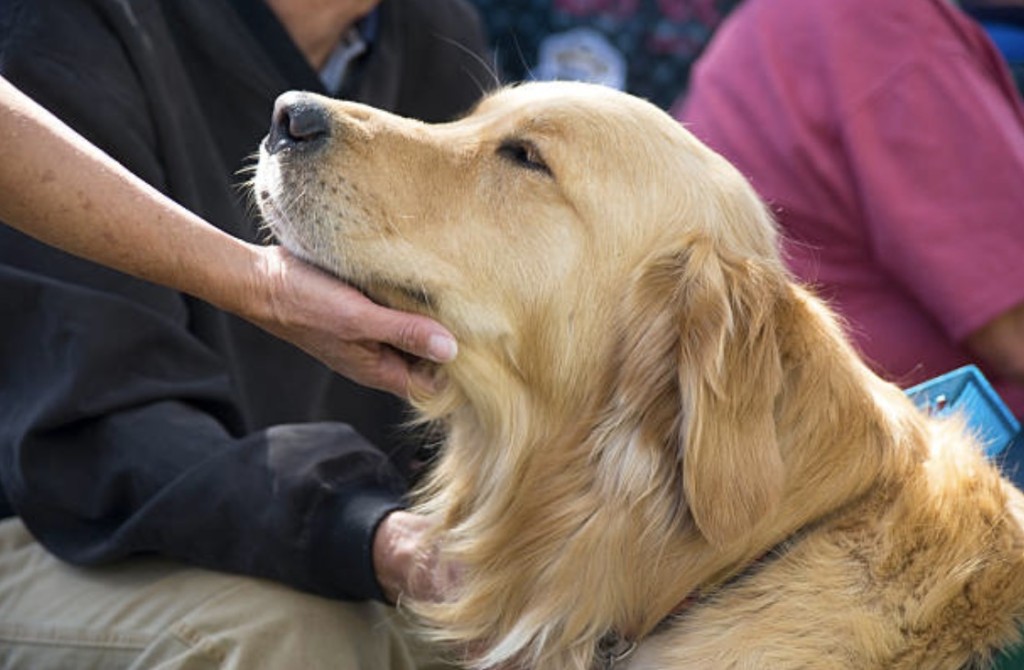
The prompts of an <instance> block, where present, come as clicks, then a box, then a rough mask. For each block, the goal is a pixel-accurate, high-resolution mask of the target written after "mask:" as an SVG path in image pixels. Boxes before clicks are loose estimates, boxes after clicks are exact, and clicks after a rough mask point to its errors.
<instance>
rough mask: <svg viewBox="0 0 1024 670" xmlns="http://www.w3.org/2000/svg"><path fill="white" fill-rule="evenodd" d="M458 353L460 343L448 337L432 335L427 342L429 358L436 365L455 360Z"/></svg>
mask: <svg viewBox="0 0 1024 670" xmlns="http://www.w3.org/2000/svg"><path fill="white" fill-rule="evenodd" d="M458 353H459V345H458V343H457V342H456V341H455V340H454V339H453V338H451V337H448V336H447V335H431V336H430V339H429V340H427V357H428V358H430V360H432V361H434V362H435V363H447V362H449V361H451V360H454V359H455V356H456V355H457V354H458Z"/></svg>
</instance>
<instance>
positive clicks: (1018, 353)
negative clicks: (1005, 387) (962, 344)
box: [967, 304, 1024, 384]
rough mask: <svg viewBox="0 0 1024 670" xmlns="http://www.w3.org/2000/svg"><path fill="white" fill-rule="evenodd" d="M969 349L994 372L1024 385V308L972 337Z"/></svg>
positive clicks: (1009, 313)
mask: <svg viewBox="0 0 1024 670" xmlns="http://www.w3.org/2000/svg"><path fill="white" fill-rule="evenodd" d="M967 346H968V348H969V349H971V351H972V352H974V353H975V354H976V355H977V356H978V357H979V358H981V360H983V361H984V362H986V363H987V364H989V365H990V366H991V367H992V369H993V370H995V371H997V372H998V373H999V374H1001V375H1002V376H1004V377H1006V378H1008V379H1013V380H1016V381H1017V382H1018V383H1022V384H1024V304H1021V305H1018V306H1017V307H1015V308H1013V309H1011V310H1008V311H1006V312H1004V313H1003V314H1001V315H1000V316H998V317H996V318H995V319H993V320H992V321H989V322H988V323H987V324H986V325H984V326H982V327H981V328H980V329H978V330H977V331H975V332H974V333H972V334H971V335H970V336H969V337H968V338H967Z"/></svg>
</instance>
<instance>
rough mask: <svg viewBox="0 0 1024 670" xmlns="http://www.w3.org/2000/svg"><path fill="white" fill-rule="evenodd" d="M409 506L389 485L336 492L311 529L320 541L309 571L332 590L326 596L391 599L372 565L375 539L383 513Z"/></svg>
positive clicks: (383, 600) (354, 598)
mask: <svg viewBox="0 0 1024 670" xmlns="http://www.w3.org/2000/svg"><path fill="white" fill-rule="evenodd" d="M405 506H406V504H405V501H404V500H403V498H402V496H401V494H399V493H397V492H396V491H394V490H391V489H388V488H385V487H379V488H373V487H365V486H364V487H360V488H357V489H352V490H346V491H343V492H338V495H336V496H335V497H334V499H333V501H332V505H331V508H330V509H329V510H324V511H323V513H321V514H320V515H319V517H318V518H317V519H316V520H314V521H313V523H311V524H310V528H309V529H310V531H311V532H312V534H313V536H314V537H315V538H316V540H314V544H316V545H319V546H317V547H316V548H315V550H314V551H313V552H312V555H311V560H312V561H313V565H311V566H310V567H311V573H312V574H313V575H315V576H316V577H318V580H317V581H318V583H320V584H321V585H322V586H323V587H325V588H327V589H328V592H326V593H325V595H328V596H332V597H336V598H343V599H346V600H379V601H380V602H383V603H387V599H386V598H385V597H384V592H383V591H382V589H381V587H380V583H379V582H378V581H377V574H376V572H375V570H374V568H373V538H374V536H375V535H376V532H377V527H378V526H379V525H380V523H381V521H383V520H384V517H386V516H387V515H388V514H390V513H391V512H393V511H395V510H398V509H403V508H404V507H405Z"/></svg>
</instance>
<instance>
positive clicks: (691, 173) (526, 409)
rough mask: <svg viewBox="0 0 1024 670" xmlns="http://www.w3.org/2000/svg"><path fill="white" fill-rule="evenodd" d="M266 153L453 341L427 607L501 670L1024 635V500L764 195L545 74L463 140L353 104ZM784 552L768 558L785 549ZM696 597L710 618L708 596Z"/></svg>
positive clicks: (484, 109)
mask: <svg viewBox="0 0 1024 670" xmlns="http://www.w3.org/2000/svg"><path fill="white" fill-rule="evenodd" d="M304 104H316V105H321V104H322V105H325V106H327V108H328V109H329V110H330V115H331V134H330V137H329V140H328V141H327V142H326V143H325V145H324V146H322V147H320V148H317V149H315V150H295V151H285V152H281V153H280V154H278V155H274V156H268V155H264V156H263V158H262V160H261V165H260V168H259V172H258V175H257V179H256V186H257V192H258V194H259V199H260V201H261V206H262V207H263V210H264V212H265V214H266V216H267V218H268V220H270V222H271V224H272V225H273V226H274V228H275V231H276V233H277V234H278V236H279V237H280V238H281V239H282V240H283V241H284V242H285V243H286V244H288V245H289V246H290V247H291V248H292V249H293V250H295V251H297V252H298V253H300V254H302V255H304V256H306V257H307V258H310V259H311V260H313V261H314V262H316V263H318V264H320V265H323V266H325V267H327V268H330V269H331V270H333V271H334V272H336V273H337V274H339V275H341V276H342V277H345V278H347V279H349V280H350V281H352V282H353V283H355V284H356V285H358V286H361V287H362V288H364V289H365V290H366V291H368V292H369V293H370V294H371V295H372V296H374V297H376V298H377V299H379V300H381V301H384V302H387V303H389V304H392V305H395V306H398V307H401V308H405V309H410V310H415V311H420V312H424V313H427V314H430V315H431V316H434V317H436V318H437V319H439V320H440V321H441V322H443V323H444V324H446V325H447V326H448V327H449V328H450V329H451V330H452V331H453V332H454V333H455V334H456V335H457V337H458V339H459V341H460V355H459V357H458V359H457V360H456V361H454V362H453V363H451V364H450V365H447V366H445V368H444V369H443V370H442V371H441V374H442V375H443V380H444V383H443V384H442V386H441V389H440V390H439V391H437V392H436V393H434V394H427V395H425V396H424V397H423V398H421V399H420V400H419V403H418V404H419V407H420V409H421V411H422V413H423V415H424V416H425V417H426V418H427V419H429V420H432V421H436V422H439V423H440V424H441V425H443V426H444V427H445V429H446V430H447V439H446V442H445V445H444V448H443V452H442V456H441V457H440V459H439V462H438V463H437V465H436V467H435V469H434V470H433V473H432V476H431V478H430V481H429V482H428V483H427V485H426V486H425V488H424V490H423V491H421V495H420V510H421V511H423V512H424V513H426V514H430V515H433V516H434V517H436V518H437V519H438V520H439V531H438V532H439V539H440V542H441V546H442V548H443V555H444V557H445V559H446V560H449V561H453V562H455V563H456V564H458V565H460V566H461V569H462V575H463V578H462V581H461V583H460V586H459V587H458V588H457V589H456V590H455V592H453V593H452V594H451V595H450V597H449V599H447V600H446V601H445V602H442V603H417V604H416V605H415V609H416V610H417V611H418V612H419V613H420V614H421V615H422V616H423V618H424V620H425V621H427V622H428V623H429V624H430V625H431V626H432V627H433V629H434V630H435V631H436V635H437V636H438V637H439V638H441V639H443V640H445V641H447V642H449V643H451V644H452V645H453V648H455V649H459V650H463V651H464V652H466V653H467V654H468V655H469V656H470V657H471V658H469V661H470V662H472V663H474V664H475V665H477V666H480V667H490V666H499V665H502V666H505V667H524V668H535V669H537V670H540V669H547V668H552V669H556V670H565V669H587V668H592V667H596V664H597V663H598V660H599V659H598V658H596V656H597V651H596V649H597V646H598V642H599V640H601V639H602V638H603V637H604V636H606V635H607V634H609V633H610V632H614V633H617V634H619V635H621V636H623V637H626V638H628V639H635V640H639V641H640V645H639V648H638V649H637V651H636V653H635V654H634V655H632V656H631V657H630V658H629V659H628V660H626V661H624V662H623V663H622V665H621V666H617V667H627V668H630V669H632V670H650V669H655V668H658V669H663V668H686V669H696V668H713V669H715V670H722V669H726V668H844V669H846V668H879V669H882V668H885V669H887V670H893V669H897V668H907V669H915V670H916V669H920V668H950V669H952V668H962V667H975V666H978V667H983V666H984V665H985V664H986V663H987V661H988V659H989V658H990V656H991V654H992V652H993V650H996V649H999V648H1002V647H1004V646H1006V645H1008V644H1010V643H1012V642H1014V641H1015V640H1016V639H1017V636H1018V632H1017V630H1018V625H1019V624H1020V623H1021V620H1022V617H1024V532H1022V522H1024V498H1022V495H1021V494H1020V493H1019V492H1018V491H1017V490H1016V489H1014V488H1012V487H1011V485H1010V484H1009V483H1008V482H1006V481H1005V480H1003V479H1002V478H1001V477H1000V475H999V473H998V472H997V470H996V469H994V468H993V467H992V466H991V465H990V464H989V463H988V462H987V461H986V460H985V459H984V458H983V457H982V455H981V453H980V450H979V447H978V445H977V444H976V442H975V441H974V440H973V439H972V438H971V437H970V436H969V435H967V434H966V433H965V431H964V430H963V429H962V427H961V425H960V424H959V423H958V422H957V421H938V420H934V419H931V418H928V417H926V416H924V415H922V414H921V413H919V412H918V411H917V410H916V409H915V408H914V407H913V406H912V405H911V403H910V402H909V401H908V400H907V399H906V398H905V397H904V395H903V393H902V392H901V391H900V390H899V389H897V388H896V387H894V386H892V385H890V384H888V383H886V382H884V381H882V380H881V379H879V378H878V377H876V376H875V375H874V374H872V373H871V372H870V371H869V370H868V369H867V368H866V367H865V366H864V364H863V363H862V362H861V361H860V360H859V359H858V357H857V355H856V354H855V353H854V351H853V350H852V349H851V347H850V345H849V344H848V343H847V340H846V338H845V337H844V335H843V333H842V331H841V328H840V326H839V325H838V324H837V321H836V319H835V317H834V316H833V315H832V314H831V313H830V311H829V309H828V308H827V307H826V306H825V305H824V304H823V303H822V302H821V301H819V300H818V299H816V298H815V297H814V296H813V295H812V294H811V293H810V292H808V291H807V290H805V289H804V288H802V287H800V286H798V285H797V284H796V283H794V282H793V281H792V280H791V278H790V276H789V275H788V274H787V273H786V271H785V269H784V267H783V264H782V262H781V260H780V258H779V255H778V252H777V250H776V248H777V247H776V233H775V230H774V228H773V224H772V222H771V220H770V217H769V216H768V215H767V213H766V211H765V208H764V207H763V205H762V204H761V203H760V201H759V200H758V198H757V197H756V196H755V194H754V193H753V192H752V190H751V188H750V187H749V185H748V184H747V183H746V182H745V180H744V179H743V178H742V177H741V176H740V175H739V174H738V173H737V172H736V171H735V170H734V169H733V168H732V167H731V166H730V165H728V164H727V163H726V162H725V161H724V160H723V159H721V158H720V157H719V156H717V155H716V154H714V153H713V152H711V151H710V150H708V149H707V148H706V147H704V146H703V145H701V144H700V143H699V142H697V141H696V140H695V139H694V138H693V137H692V136H691V135H690V134H689V133H687V132H686V131H685V130H684V129H683V128H682V127H680V126H679V125H678V124H677V123H675V122H674V121H673V120H672V119H671V118H669V117H668V116H667V115H665V114H663V113H661V112H660V111H659V110H657V109H655V108H654V107H653V106H651V105H649V104H647V103H645V102H642V101H639V100H637V99H635V98H631V97H629V96H626V95H623V94H618V93H614V92H612V91H609V90H607V89H602V88H597V87H591V86H586V85H582V84H530V85H525V86H521V87H517V88H513V89H507V90H503V91H500V92H498V93H496V94H494V95H492V96H490V97H488V98H486V99H485V100H484V101H483V102H482V103H481V104H480V105H479V107H478V108H477V109H476V110H475V111H474V112H473V113H471V114H470V115H469V116H468V117H467V118H465V119H462V120H460V121H458V122H455V123H452V124H446V125H439V126H427V125H423V124H420V123H417V122H414V121H409V120H406V119H400V118H397V117H394V116H391V115H388V114H385V113H382V112H379V111H376V110H372V109H369V108H366V107H362V106H359V105H355V104H347V103H339V102H333V101H326V100H320V99H316V98H306V99H305V103H304ZM766 554H768V555H767V556H765V555H766ZM684 602H690V604H689V606H688V607H686V608H683V609H681V610H680V608H679V605H680V603H684Z"/></svg>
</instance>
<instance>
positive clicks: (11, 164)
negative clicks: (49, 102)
mask: <svg viewBox="0 0 1024 670" xmlns="http://www.w3.org/2000/svg"><path fill="white" fill-rule="evenodd" d="M0 102H2V104H0V143H2V144H3V145H4V147H5V152H6V156H7V159H6V160H5V161H3V162H2V163H0V193H2V194H3V195H2V197H0V218H2V219H3V220H4V221H5V222H7V223H8V224H9V225H11V226H13V227H15V228H17V229H19V230H21V231H22V232H24V233H27V234H28V235H31V236H32V237H35V238H37V239H39V240H42V241H43V242H46V243H47V244H50V245H53V246H56V247H58V248H60V249H63V250H65V251H68V252H69V253H72V254H75V255H78V256H83V257H85V258H89V259H90V260H93V261H96V262H98V263H101V264H104V265H108V266H110V267H113V268H115V269H118V270H121V271H123V272H126V273H128V274H131V275H134V276H137V277H140V278H143V279H147V280H150V281H153V282H156V283H159V284H163V285H166V286H172V287H174V288H177V289H179V290H182V291H185V292H187V293H191V294H193V295H196V296H199V297H201V298H203V299H205V300H207V301H209V302H212V303H214V304H217V305H218V306H221V307H225V308H231V309H235V310H238V309H239V308H240V307H242V306H244V305H245V304H246V298H245V294H246V292H247V290H249V289H251V286H247V282H253V281H254V279H253V277H252V273H253V270H252V267H253V266H254V265H255V262H256V260H257V259H258V258H259V251H258V250H257V249H256V248H253V247H252V246H251V245H248V244H246V243H244V242H242V241H240V240H237V239H235V238H233V237H231V236H230V235H228V234H226V233H224V232H222V231H220V230H218V229H216V228H214V227H213V226H210V225H209V224H207V223H206V222H205V221H203V220H202V219H200V218H199V217H197V216H195V215H194V214H192V213H191V212H189V211H188V210H186V209H185V208H183V207H181V206H180V205H178V204H176V203H175V202H173V201H172V200H171V199H169V198H167V197H165V196H163V195H162V194H161V193H159V192H158V191H156V190H155V189H153V188H152V187H151V186H149V185H148V184H146V183H145V182H143V181H142V180H141V179H139V178H137V177H136V176H135V175H133V174H132V173H131V172H129V171H128V170H126V169H125V168H123V167H122V166H121V165H119V164H118V163H117V162H116V161H114V160H113V159H112V158H110V157H109V156H107V155H106V154H105V153H103V152H102V151H100V150H99V149H97V148H96V147H95V146H93V145H92V144H90V143H89V142H88V141H86V140H85V139H84V138H82V137H81V136H80V135H78V134H77V133H76V132H74V131H73V130H71V129H70V128H68V127H67V126H66V125H64V124H63V123H62V122H61V121H59V120H58V119H57V118H56V117H54V116H53V115H51V114H50V113H49V112H47V111H46V110H44V109H43V108H42V107H40V106H39V105H37V104H36V103H34V102H33V101H32V100H31V99H29V98H28V97H27V96H25V95H24V94H22V93H21V92H20V91H18V90H17V89H16V88H15V87H14V86H12V85H11V84H10V83H8V82H7V81H6V80H4V79H2V78H0Z"/></svg>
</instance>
